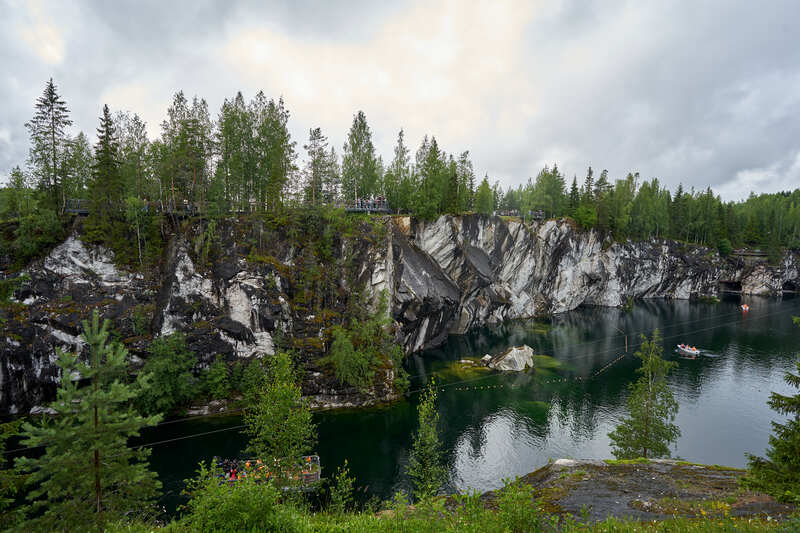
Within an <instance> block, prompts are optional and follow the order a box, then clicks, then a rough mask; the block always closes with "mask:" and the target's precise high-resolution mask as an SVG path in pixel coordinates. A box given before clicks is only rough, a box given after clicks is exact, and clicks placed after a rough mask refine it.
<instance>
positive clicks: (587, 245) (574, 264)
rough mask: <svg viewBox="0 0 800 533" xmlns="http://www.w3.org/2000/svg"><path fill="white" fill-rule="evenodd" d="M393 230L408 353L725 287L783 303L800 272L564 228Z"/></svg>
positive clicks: (471, 225)
mask: <svg viewBox="0 0 800 533" xmlns="http://www.w3.org/2000/svg"><path fill="white" fill-rule="evenodd" d="M395 225H396V227H397V228H399V229H397V230H396V231H395V233H396V235H397V237H396V239H395V243H396V244H395V246H394V249H395V250H400V251H399V252H396V257H395V262H396V263H397V262H398V257H397V255H398V253H399V256H400V264H401V268H397V269H396V277H397V282H396V285H395V286H396V290H395V293H394V300H393V302H394V304H395V307H394V317H395V320H396V321H397V322H398V324H399V325H400V330H401V334H400V341H401V342H402V344H403V346H404V347H405V349H406V350H407V351H416V350H420V349H425V348H430V347H434V346H436V345H438V344H440V343H442V342H443V341H444V339H445V338H446V336H447V334H448V333H455V334H460V333H464V332H466V331H468V330H469V329H471V328H474V327H479V326H483V325H486V324H492V323H498V322H502V321H505V320H511V319H518V318H532V317H536V316H545V315H551V314H555V313H563V312H566V311H570V310H572V309H575V308H576V307H578V306H579V305H582V304H588V305H600V306H619V305H623V304H625V303H626V301H627V300H628V299H629V298H633V299H637V298H676V299H690V298H697V297H707V296H709V297H710V296H717V295H718V294H719V283H720V281H732V282H736V283H739V284H741V287H742V293H743V294H751V295H769V294H776V293H777V292H778V291H780V290H781V287H782V286H784V285H785V284H786V283H787V282H788V283H796V280H797V279H798V266H799V265H800V260H799V258H798V257H796V256H795V255H793V254H788V255H787V256H786V257H785V258H784V261H783V264H782V265H781V266H780V267H770V266H766V265H757V266H755V267H746V266H744V265H741V264H738V263H737V262H736V261H735V260H732V259H731V260H728V259H724V258H720V257H719V255H718V254H717V253H716V252H715V251H714V250H710V249H708V248H703V247H694V246H686V245H682V244H678V243H675V242H671V241H665V240H652V241H648V242H631V241H626V242H612V241H611V240H610V239H604V238H603V237H601V236H600V235H599V234H598V233H597V232H594V231H590V232H585V231H577V230H576V229H575V228H574V227H573V226H572V225H571V224H570V223H569V222H568V221H566V220H549V221H544V222H540V223H534V224H523V223H521V222H515V221H510V222H505V221H503V220H502V219H500V218H498V217H489V216H483V215H469V216H460V217H457V216H442V217H440V218H439V219H437V220H436V221H433V222H428V223H423V222H415V221H413V220H403V219H395ZM410 257H413V259H406V258H410ZM426 276H427V277H426ZM420 285H424V288H422V287H420ZM408 287H412V288H413V290H409V289H408Z"/></svg>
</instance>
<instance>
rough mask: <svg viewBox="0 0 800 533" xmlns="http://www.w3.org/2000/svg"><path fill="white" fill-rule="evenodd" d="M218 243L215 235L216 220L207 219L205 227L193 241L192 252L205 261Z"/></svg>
mask: <svg viewBox="0 0 800 533" xmlns="http://www.w3.org/2000/svg"><path fill="white" fill-rule="evenodd" d="M215 243H218V237H217V222H216V221H215V220H209V221H208V224H206V227H205V229H204V230H203V231H202V232H201V233H200V234H199V235H198V236H197V238H196V239H195V241H194V253H195V254H197V257H198V259H199V260H200V261H201V262H202V263H205V262H207V261H208V259H209V257H210V256H211V250H212V249H213V248H214V247H215Z"/></svg>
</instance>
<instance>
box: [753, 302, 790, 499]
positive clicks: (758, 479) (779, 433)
mask: <svg viewBox="0 0 800 533" xmlns="http://www.w3.org/2000/svg"><path fill="white" fill-rule="evenodd" d="M794 322H795V324H797V325H798V326H800V318H798V317H794ZM796 369H797V373H796V374H793V373H791V372H786V374H785V375H784V377H783V379H784V381H786V383H788V384H789V385H791V386H792V387H795V388H797V389H800V360H799V361H798V362H797V363H796ZM767 403H768V404H769V406H770V407H771V408H772V409H774V410H775V411H777V412H778V413H780V414H781V415H783V416H788V420H787V421H786V422H785V423H783V424H780V423H778V422H772V432H773V434H772V435H770V437H769V448H768V449H767V457H766V458H763V457H758V456H755V455H749V454H748V456H747V458H748V465H747V466H748V471H747V476H745V477H744V478H742V480H741V481H742V484H743V485H744V486H745V487H748V488H751V489H755V490H759V491H762V492H766V493H768V494H771V495H772V496H774V497H775V499H777V500H778V501H784V502H792V503H800V393H798V394H795V395H794V396H786V395H783V394H778V393H777V392H773V393H772V394H770V398H769V402H767Z"/></svg>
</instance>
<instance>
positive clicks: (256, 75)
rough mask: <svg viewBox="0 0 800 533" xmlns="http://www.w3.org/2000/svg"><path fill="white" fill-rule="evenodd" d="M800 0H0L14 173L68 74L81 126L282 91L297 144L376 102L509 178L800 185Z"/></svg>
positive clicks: (385, 132)
mask: <svg viewBox="0 0 800 533" xmlns="http://www.w3.org/2000/svg"><path fill="white" fill-rule="evenodd" d="M798 21H800V2H797V1H792V0H790V1H786V2H783V1H779V0H770V1H768V2H733V1H728V2H716V1H711V0H704V1H702V2H697V1H686V2H680V1H677V0H676V1H665V2H642V1H640V0H637V1H630V2H624V1H620V2H613V1H602V2H599V1H598V2H587V1H584V0H575V1H572V0H563V1H559V0H549V1H543V2H535V1H531V0H526V1H518V2H515V1H509V2H503V1H496V0H495V1H488V2H478V1H471V0H460V1H452V2H447V1H445V2H441V3H438V2H433V1H421V2H375V1H372V0H366V1H363V2H362V1H308V0H301V1H298V0H294V1H286V2H274V3H270V2H254V3H252V4H251V3H245V2H223V1H220V2H208V1H202V0H194V1H191V2H178V1H174V2H173V1H169V2H164V1H160V0H155V1H141V0H140V1H138V2H116V1H114V2H99V1H98V2H62V1H54V2H38V1H32V0H31V1H15V0H0V65H2V69H0V179H2V177H4V176H6V175H7V174H8V171H9V170H10V168H11V167H12V166H14V165H17V164H24V161H25V159H26V156H27V151H28V136H27V131H26V130H25V127H24V124H25V122H26V121H27V120H29V119H30V117H31V116H32V114H33V106H34V102H35V100H36V98H37V97H38V96H40V95H41V93H42V90H43V87H44V83H45V81H46V80H47V79H48V78H49V77H51V76H52V77H53V78H54V80H55V82H56V84H57V85H58V88H59V91H60V93H61V95H62V96H63V98H64V99H65V100H66V101H67V104H68V106H69V107H70V109H71V111H72V118H73V120H74V121H75V132H77V131H78V130H79V129H81V130H84V131H86V132H87V133H93V132H94V129H95V128H96V127H97V124H98V119H97V117H98V116H99V114H100V110H101V107H102V105H103V104H104V103H107V104H108V105H109V106H110V107H111V108H112V111H113V110H129V111H133V112H136V113H139V114H140V115H141V116H142V117H143V118H144V119H145V120H146V121H147V123H148V131H149V133H150V135H151V137H157V136H158V135H159V124H160V122H161V120H162V119H163V118H164V115H165V112H166V108H167V106H168V105H169V102H170V99H171V96H172V94H173V93H174V92H176V91H177V90H180V89H182V90H183V91H184V92H186V93H187V94H188V95H194V94H197V95H198V96H201V97H203V98H205V99H206V100H207V101H208V103H209V107H210V109H211V110H212V112H213V114H214V115H215V114H216V111H217V110H218V109H219V106H220V105H221V103H222V101H223V100H224V98H226V97H231V96H233V95H235V94H236V91H239V90H241V91H242V92H243V94H244V95H245V97H246V98H247V99H249V98H251V97H252V96H253V95H254V94H255V93H256V92H257V91H258V90H263V91H264V92H265V93H266V94H267V95H268V96H274V97H278V96H281V95H283V97H284V99H285V101H286V105H287V107H288V108H289V110H290V111H291V114H292V116H291V119H290V126H291V129H292V133H293V135H294V138H295V140H297V141H298V146H302V144H303V142H304V141H305V139H307V136H308V130H309V128H312V127H317V126H319V127H321V128H322V130H323V133H325V134H326V135H328V136H329V138H330V140H331V142H332V144H333V145H334V146H336V148H337V151H339V152H340V153H341V146H342V144H343V142H344V139H345V136H346V133H347V130H348V128H349V126H350V123H351V121H352V117H353V114H354V113H355V112H356V111H357V110H359V109H361V110H363V111H364V112H365V113H366V115H367V120H368V122H369V124H370V126H371V128H372V130H373V135H374V140H375V144H376V147H377V148H378V151H379V152H380V153H381V154H382V155H383V157H384V159H385V160H388V159H390V158H391V154H392V146H393V145H394V143H395V140H396V137H397V132H398V130H399V129H400V128H403V129H404V130H405V132H406V139H407V141H408V143H409V144H410V145H411V146H412V149H416V147H417V146H418V145H419V142H420V140H421V139H422V136H423V135H425V134H429V135H435V136H436V138H437V140H438V141H439V143H440V145H441V146H442V147H443V148H444V149H445V150H447V151H448V152H453V153H458V152H461V151H463V150H469V151H470V152H471V154H472V160H473V163H474V165H475V169H476V172H477V173H478V174H479V175H480V176H482V175H483V174H484V173H488V174H489V176H490V178H491V179H492V181H494V180H499V181H500V182H501V183H502V184H503V186H504V187H507V186H509V185H514V186H516V185H517V184H519V183H522V182H524V181H526V180H527V179H528V177H529V176H535V175H536V173H537V172H538V170H539V169H540V168H541V167H542V166H543V165H544V164H546V163H549V164H552V163H553V162H557V163H558V166H559V168H561V169H562V171H564V172H565V173H566V174H567V175H568V177H570V178H571V177H572V175H573V174H577V175H578V179H579V181H580V180H582V178H583V176H584V175H585V173H586V167H587V166H589V165H591V166H592V167H594V168H595V169H596V170H598V171H599V170H600V169H603V168H607V169H608V170H609V173H610V175H611V176H612V177H614V178H619V177H623V176H624V175H625V174H626V173H627V172H629V171H638V172H640V173H641V175H642V176H643V177H646V178H650V177H658V178H659V179H660V180H661V181H662V182H663V183H666V184H667V185H669V187H670V188H674V187H675V186H677V184H678V183H679V182H683V183H684V186H694V187H695V188H705V187H707V186H711V187H712V188H713V189H714V190H715V191H716V192H718V193H719V194H721V195H722V197H723V199H726V200H735V199H739V198H742V197H745V196H746V195H747V194H748V193H749V192H750V191H751V190H753V191H756V192H760V191H764V192H774V191H778V190H786V189H790V188H796V187H798V186H800V44H798V41H797V36H796V35H797V22H798Z"/></svg>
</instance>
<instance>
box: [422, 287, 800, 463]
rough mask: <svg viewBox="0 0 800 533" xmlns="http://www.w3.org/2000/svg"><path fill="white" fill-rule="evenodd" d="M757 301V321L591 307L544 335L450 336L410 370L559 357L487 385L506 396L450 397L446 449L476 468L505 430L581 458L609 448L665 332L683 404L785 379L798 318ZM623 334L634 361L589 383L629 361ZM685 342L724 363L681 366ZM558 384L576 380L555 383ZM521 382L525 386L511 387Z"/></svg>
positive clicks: (699, 309) (445, 403) (516, 330)
mask: <svg viewBox="0 0 800 533" xmlns="http://www.w3.org/2000/svg"><path fill="white" fill-rule="evenodd" d="M751 302H752V305H751V311H750V314H749V315H743V314H742V312H741V310H740V309H739V307H738V306H739V302H738V301H723V302H722V303H720V304H718V305H714V306H712V305H709V304H702V303H697V302H688V301H662V300H651V301H644V302H636V304H635V305H634V308H633V309H632V310H631V311H630V312H624V311H622V310H620V309H608V308H600V307H585V308H580V309H577V310H575V311H572V312H570V313H565V314H563V315H558V316H555V317H553V319H552V327H551V328H550V329H549V331H547V332H546V333H542V331H541V329H538V330H537V328H535V327H534V326H533V323H532V322H527V321H515V322H510V323H506V324H500V325H496V326H493V327H487V328H482V329H480V330H477V331H473V332H470V333H468V334H466V335H461V336H454V337H451V338H450V340H449V342H448V344H447V345H445V346H443V347H442V348H441V349H438V350H433V351H430V352H426V353H425V354H424V355H423V357H421V358H419V359H418V360H417V361H416V362H415V363H414V365H416V366H414V365H411V366H413V367H415V368H421V369H423V370H424V369H426V368H427V369H428V370H430V369H431V368H432V367H435V366H436V364H443V363H444V362H447V361H453V360H457V359H459V358H463V357H466V356H478V357H479V356H481V355H483V354H484V353H490V354H496V353H499V352H501V351H503V350H505V349H507V348H508V347H510V346H513V345H520V344H528V345H529V346H531V347H533V348H534V350H535V351H536V352H537V353H539V354H548V355H552V356H553V357H555V358H556V359H557V360H559V361H561V362H562V363H563V364H564V367H563V368H561V369H558V370H556V371H554V373H551V374H547V373H546V372H542V371H539V372H534V373H532V374H530V375H529V374H517V375H513V374H507V375H497V376H496V377H495V378H493V379H494V380H489V382H490V383H498V384H504V385H506V387H505V388H498V389H483V390H469V391H459V392H453V391H450V392H443V393H442V394H441V396H440V414H441V416H442V420H443V421H444V423H445V424H446V428H447V429H446V432H445V433H446V436H445V446H446V447H447V449H450V450H453V451H454V452H455V451H456V450H458V453H462V454H466V457H465V459H466V460H467V461H468V462H469V461H471V462H472V463H477V462H480V461H484V460H485V459H486V457H487V456H486V454H487V453H496V452H497V450H493V451H487V447H489V446H491V445H490V443H496V442H497V441H498V439H497V437H498V435H497V434H491V435H490V433H491V432H493V431H494V432H496V431H502V432H505V433H504V434H503V435H502V436H503V437H504V438H506V439H508V440H515V439H516V440H517V441H519V440H520V439H524V440H525V441H526V444H525V445H526V446H530V447H531V449H532V450H536V449H544V448H545V447H547V448H548V449H551V450H552V448H553V443H549V444H548V441H550V439H552V438H554V437H558V438H562V439H566V440H568V441H570V442H569V445H568V446H566V447H567V448H569V449H573V450H574V449H576V447H578V446H579V445H580V446H583V445H581V443H586V442H595V441H598V439H599V440H600V441H602V440H603V439H604V438H605V435H600V434H599V433H598V432H601V433H603V432H604V431H605V430H606V429H607V427H608V424H609V422H613V420H614V419H616V418H617V417H618V416H620V415H621V414H622V413H623V412H624V410H625V400H626V398H627V397H628V390H627V385H628V384H629V383H631V382H633V381H634V380H635V379H636V374H635V370H636V368H638V366H639V364H638V361H637V360H636V359H635V358H633V357H632V355H633V352H634V351H635V350H636V349H637V348H638V344H639V342H640V340H639V335H640V334H646V335H651V334H652V331H653V330H655V329H659V330H661V332H662V335H663V336H664V338H665V341H664V346H665V350H664V356H665V358H667V359H672V360H676V361H678V362H679V368H678V369H677V370H676V371H675V372H674V373H673V374H672V375H671V376H670V383H671V385H673V386H675V387H676V388H677V389H679V391H680V392H679V401H681V402H692V401H695V402H696V401H698V400H699V399H700V398H701V397H702V394H703V389H704V388H705V387H706V386H707V385H708V384H710V383H715V382H717V381H719V380H720V379H721V378H722V377H723V376H724V375H725V374H731V373H733V374H734V375H736V376H740V375H741V376H745V377H746V376H750V375H752V374H754V373H759V374H763V373H770V372H778V371H782V370H783V368H785V367H786V365H787V364H789V363H790V362H791V361H792V360H793V358H794V356H795V353H796V352H797V351H800V338H798V336H797V335H796V334H795V332H794V328H793V327H792V326H791V315H792V314H800V311H798V310H795V311H792V310H793V309H794V308H795V306H792V307H787V306H786V305H785V302H783V303H782V302H780V301H776V300H770V299H758V301H756V300H755V299H753V300H751ZM798 303H800V302H798ZM797 307H800V305H798V306H797ZM620 330H621V331H622V332H625V333H627V334H628V336H629V337H628V341H629V354H630V355H631V356H630V357H626V358H624V359H622V360H621V361H619V362H618V363H616V364H615V365H614V366H612V367H611V368H609V369H608V370H607V371H605V372H603V373H602V374H600V375H599V376H598V377H596V378H594V379H586V378H589V377H590V376H592V374H593V373H594V372H596V371H598V370H599V369H601V368H602V367H603V366H604V365H606V364H607V363H609V362H610V361H612V360H614V359H615V358H616V357H617V356H618V355H620V354H622V353H624V349H625V338H624V334H622V333H620ZM679 342H687V343H689V344H693V345H696V346H698V347H699V348H702V349H704V350H708V351H709V352H710V353H711V354H712V355H714V356H716V357H700V358H698V359H695V360H683V359H679V358H678V356H677V354H676V353H675V352H674V347H675V345H676V344H678V343H679ZM776 375H777V374H776ZM557 377H561V378H567V379H568V381H566V382H563V383H553V382H551V383H548V379H550V380H553V379H554V378H557ZM575 378H583V379H575ZM726 379H727V377H726ZM526 381H527V382H526ZM514 384H516V385H518V386H517V387H516V388H514V387H512V385H514ZM500 421H502V423H499V422H500ZM601 430H602V431H601ZM553 432H558V435H554V434H553ZM495 446H496V444H495ZM555 447H556V448H559V446H558V445H556V446H555ZM561 449H562V450H563V449H564V447H561Z"/></svg>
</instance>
